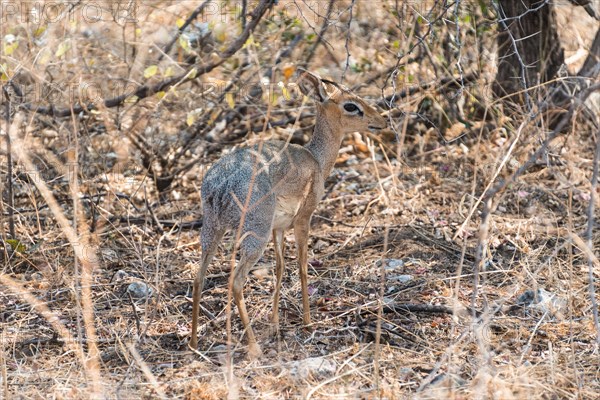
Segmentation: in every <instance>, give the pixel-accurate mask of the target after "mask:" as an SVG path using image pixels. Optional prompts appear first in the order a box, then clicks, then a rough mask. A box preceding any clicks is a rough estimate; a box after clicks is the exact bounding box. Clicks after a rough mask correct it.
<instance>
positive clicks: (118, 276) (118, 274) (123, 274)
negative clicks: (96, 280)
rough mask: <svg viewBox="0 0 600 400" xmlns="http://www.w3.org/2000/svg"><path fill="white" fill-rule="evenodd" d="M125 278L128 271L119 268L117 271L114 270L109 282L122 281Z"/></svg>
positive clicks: (127, 275) (127, 276)
mask: <svg viewBox="0 0 600 400" xmlns="http://www.w3.org/2000/svg"><path fill="white" fill-rule="evenodd" d="M127 278H129V273H128V272H127V271H123V270H122V269H120V270H118V271H117V272H115V274H114V275H113V277H112V279H111V280H110V281H111V283H114V282H119V281H122V280H124V279H127Z"/></svg>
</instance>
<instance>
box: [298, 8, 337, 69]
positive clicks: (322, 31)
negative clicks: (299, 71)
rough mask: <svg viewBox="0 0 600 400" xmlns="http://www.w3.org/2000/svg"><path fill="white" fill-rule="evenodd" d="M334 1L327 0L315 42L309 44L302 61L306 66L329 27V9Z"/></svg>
mask: <svg viewBox="0 0 600 400" xmlns="http://www.w3.org/2000/svg"><path fill="white" fill-rule="evenodd" d="M334 3H335V0H329V5H328V6H327V13H326V14H325V20H324V21H323V25H321V29H320V30H319V33H318V34H317V40H315V42H314V43H313V45H312V46H311V48H310V50H308V56H307V57H306V60H305V61H304V64H305V65H306V66H308V65H309V64H310V62H311V61H312V59H313V57H314V56H315V52H316V50H317V47H319V45H320V44H321V43H322V42H323V38H324V37H325V32H327V29H328V28H329V25H330V21H329V17H330V16H331V11H332V10H333V4H334Z"/></svg>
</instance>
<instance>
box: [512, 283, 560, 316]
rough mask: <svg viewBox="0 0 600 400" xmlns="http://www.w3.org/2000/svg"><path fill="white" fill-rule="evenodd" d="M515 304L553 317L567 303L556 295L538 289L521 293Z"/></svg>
mask: <svg viewBox="0 0 600 400" xmlns="http://www.w3.org/2000/svg"><path fill="white" fill-rule="evenodd" d="M517 304H518V305H519V306H521V307H529V308H533V309H536V310H539V311H541V312H543V313H546V312H547V313H550V314H552V315H554V314H557V313H561V312H562V310H563V309H564V307H565V306H566V304H567V302H566V301H565V299H562V298H560V297H558V296H557V295H556V294H553V293H550V292H548V291H547V290H544V289H542V288H540V289H538V290H536V291H534V290H526V291H525V292H523V293H522V294H521V295H520V296H519V297H518V298H517Z"/></svg>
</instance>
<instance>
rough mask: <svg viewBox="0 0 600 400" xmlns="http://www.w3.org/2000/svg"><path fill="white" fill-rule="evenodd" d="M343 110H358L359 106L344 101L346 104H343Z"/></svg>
mask: <svg viewBox="0 0 600 400" xmlns="http://www.w3.org/2000/svg"><path fill="white" fill-rule="evenodd" d="M344 110H346V111H348V112H357V111H358V110H359V108H358V106H357V105H356V104H354V103H346V104H344Z"/></svg>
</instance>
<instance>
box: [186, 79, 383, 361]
mask: <svg viewBox="0 0 600 400" xmlns="http://www.w3.org/2000/svg"><path fill="white" fill-rule="evenodd" d="M299 73H300V74H299V78H298V81H297V83H298V86H299V88H300V90H301V92H302V93H303V94H304V95H305V96H309V97H310V98H312V99H313V100H314V101H315V102H316V109H317V114H316V125H315V128H314V132H313V136H312V139H311V140H310V142H309V143H308V144H306V146H299V145H295V144H290V143H287V142H282V141H265V142H261V143H259V144H255V145H253V146H251V147H247V148H241V149H238V150H235V151H233V152H232V153H230V154H227V155H225V156H224V157H222V158H221V159H220V160H219V161H217V162H216V163H215V164H214V165H213V166H212V168H210V170H209V171H208V172H207V173H206V176H205V177H204V181H203V182H202V188H201V195H202V207H203V213H204V216H203V223H202V230H201V241H202V259H201V266H200V268H199V269H198V272H197V275H196V278H195V279H194V289H193V290H194V294H193V307H192V313H193V314H192V333H191V340H190V347H191V348H193V349H197V348H198V337H197V333H198V314H199V311H200V310H199V309H200V297H201V294H202V289H203V286H204V277H205V275H206V270H207V268H208V265H209V264H210V262H211V260H212V258H213V256H214V254H215V251H216V249H217V245H218V244H219V243H220V241H221V239H222V237H223V234H224V233H225V231H227V230H233V231H236V232H237V233H238V236H237V237H238V240H237V248H238V251H239V255H240V259H239V263H238V264H237V266H236V267H235V270H234V271H233V272H232V273H233V274H234V277H233V288H232V291H233V298H234V301H235V304H236V305H237V308H238V310H239V313H240V318H241V320H242V323H243V324H244V328H245V329H246V334H247V336H248V355H249V357H250V358H256V357H258V356H260V354H261V349H260V346H259V345H258V343H257V342H256V337H255V336H254V332H253V331H252V327H251V326H250V319H249V318H248V312H247V311H246V303H245V302H244V294H243V287H244V283H245V281H246V277H247V275H248V272H249V271H250V269H251V268H252V267H253V266H254V265H255V264H256V262H257V261H258V259H259V258H260V257H261V255H262V254H263V252H264V250H265V247H266V246H267V243H268V241H269V237H270V236H271V233H272V237H273V244H274V246H275V256H276V264H275V265H276V269H275V276H276V283H275V293H274V296H273V314H272V317H271V323H272V325H273V327H274V328H275V330H278V329H279V312H278V310H279V292H280V290H281V279H282V276H283V269H284V258H283V252H284V247H285V243H284V235H283V234H284V232H285V230H286V229H289V228H294V235H295V237H296V245H297V250H298V264H299V267H300V283H301V286H302V307H303V315H302V320H303V323H304V325H305V326H308V325H310V309H309V302H308V282H307V279H308V260H307V253H308V231H309V227H310V218H311V216H312V213H313V212H314V210H315V208H316V207H317V204H318V202H319V201H320V200H321V197H322V196H323V193H324V182H325V179H326V178H327V176H328V175H329V173H330V172H331V169H332V168H333V165H334V163H335V160H336V157H337V153H338V151H339V149H340V146H341V144H342V138H343V137H344V134H346V133H351V132H356V131H364V130H366V129H369V130H380V129H383V128H385V127H386V126H387V123H386V120H385V119H384V118H383V117H381V116H380V115H379V113H378V112H377V111H375V109H373V108H372V107H371V106H369V105H368V104H367V103H366V102H365V101H364V100H362V99H361V98H359V97H358V96H356V95H354V94H352V93H351V92H350V91H349V90H348V89H347V88H345V87H344V86H342V85H339V84H337V83H334V82H331V81H328V80H325V79H321V78H320V77H319V76H318V75H316V74H313V73H311V72H308V71H305V70H300V71H299Z"/></svg>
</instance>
